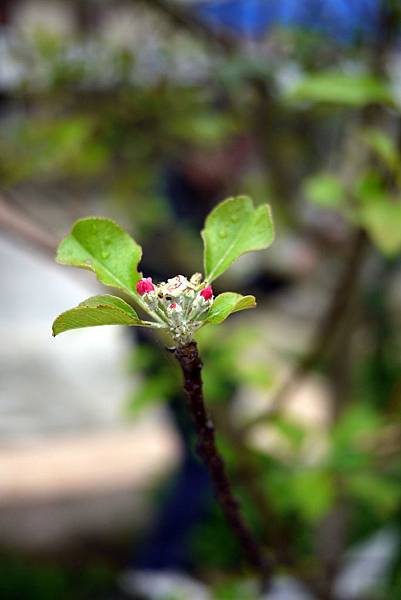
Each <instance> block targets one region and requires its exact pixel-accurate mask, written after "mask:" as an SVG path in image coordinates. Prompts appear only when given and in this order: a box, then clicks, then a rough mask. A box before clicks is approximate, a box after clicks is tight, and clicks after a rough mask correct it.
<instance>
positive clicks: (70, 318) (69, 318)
mask: <svg viewBox="0 0 401 600" xmlns="http://www.w3.org/2000/svg"><path fill="white" fill-rule="evenodd" d="M98 325H139V326H142V327H158V326H159V325H158V324H156V323H150V322H148V321H142V320H141V319H140V318H139V317H138V315H137V314H136V312H135V311H134V309H133V308H132V307H131V306H130V305H129V304H127V303H126V302H124V300H122V299H121V298H117V297H116V296H94V297H93V298H88V299H87V300H84V302H81V304H79V305H78V306H77V307H76V308H72V309H70V310H67V311H66V312H63V313H61V315H59V316H58V317H57V319H56V320H55V321H54V323H53V335H54V336H56V335H58V334H59V333H63V332H64V331H68V330H69V329H80V328H82V327H97V326H98Z"/></svg>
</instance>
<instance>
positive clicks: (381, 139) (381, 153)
mask: <svg viewBox="0 0 401 600" xmlns="http://www.w3.org/2000/svg"><path fill="white" fill-rule="evenodd" d="M364 140H365V142H366V143H367V144H368V145H369V146H370V147H371V148H372V150H374V152H375V153H376V154H377V156H378V157H379V158H380V159H381V160H382V161H383V162H384V163H385V164H386V165H387V167H388V168H389V169H391V170H393V171H394V170H396V169H399V167H400V157H399V154H398V150H397V145H396V143H395V141H394V140H393V139H392V138H391V137H390V136H389V135H388V134H386V133H384V132H383V131H381V130H380V129H375V128H373V127H372V128H370V129H367V130H365V132H364Z"/></svg>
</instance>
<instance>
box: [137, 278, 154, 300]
mask: <svg viewBox="0 0 401 600" xmlns="http://www.w3.org/2000/svg"><path fill="white" fill-rule="evenodd" d="M136 291H137V292H138V294H139V295H140V296H143V295H144V294H148V293H149V292H154V291H155V286H154V285H153V283H152V278H151V277H144V278H143V279H141V280H140V281H138V283H137V284H136Z"/></svg>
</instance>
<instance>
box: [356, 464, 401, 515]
mask: <svg viewBox="0 0 401 600" xmlns="http://www.w3.org/2000/svg"><path fill="white" fill-rule="evenodd" d="M347 489H348V491H349V493H350V494H352V496H354V497H355V498H357V499H358V500H362V501H363V502H365V503H367V504H368V505H369V506H371V507H372V508H373V509H374V510H375V511H377V512H378V513H379V514H380V513H381V514H384V515H386V514H387V513H388V512H392V511H394V510H396V509H397V508H398V507H399V504H400V501H401V488H400V485H399V482H398V481H394V480H391V479H389V478H386V477H384V476H383V475H380V474H374V473H360V472H356V473H353V474H352V476H351V477H349V478H347Z"/></svg>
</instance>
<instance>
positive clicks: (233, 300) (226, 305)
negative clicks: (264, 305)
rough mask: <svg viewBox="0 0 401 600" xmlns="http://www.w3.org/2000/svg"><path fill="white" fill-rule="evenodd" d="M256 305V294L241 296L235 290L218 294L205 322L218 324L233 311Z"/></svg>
mask: <svg viewBox="0 0 401 600" xmlns="http://www.w3.org/2000/svg"><path fill="white" fill-rule="evenodd" d="M255 306H256V300H255V296H241V294H236V293H234V292H225V293H224V294H220V295H219V296H217V298H216V300H215V301H214V302H213V304H212V307H211V309H210V311H209V313H208V316H207V319H206V321H205V322H206V323H212V324H213V325H217V324H218V323H222V322H223V321H225V319H227V317H228V316H230V315H231V314H232V313H234V312H237V311H239V310H245V309H247V308H255Z"/></svg>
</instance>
